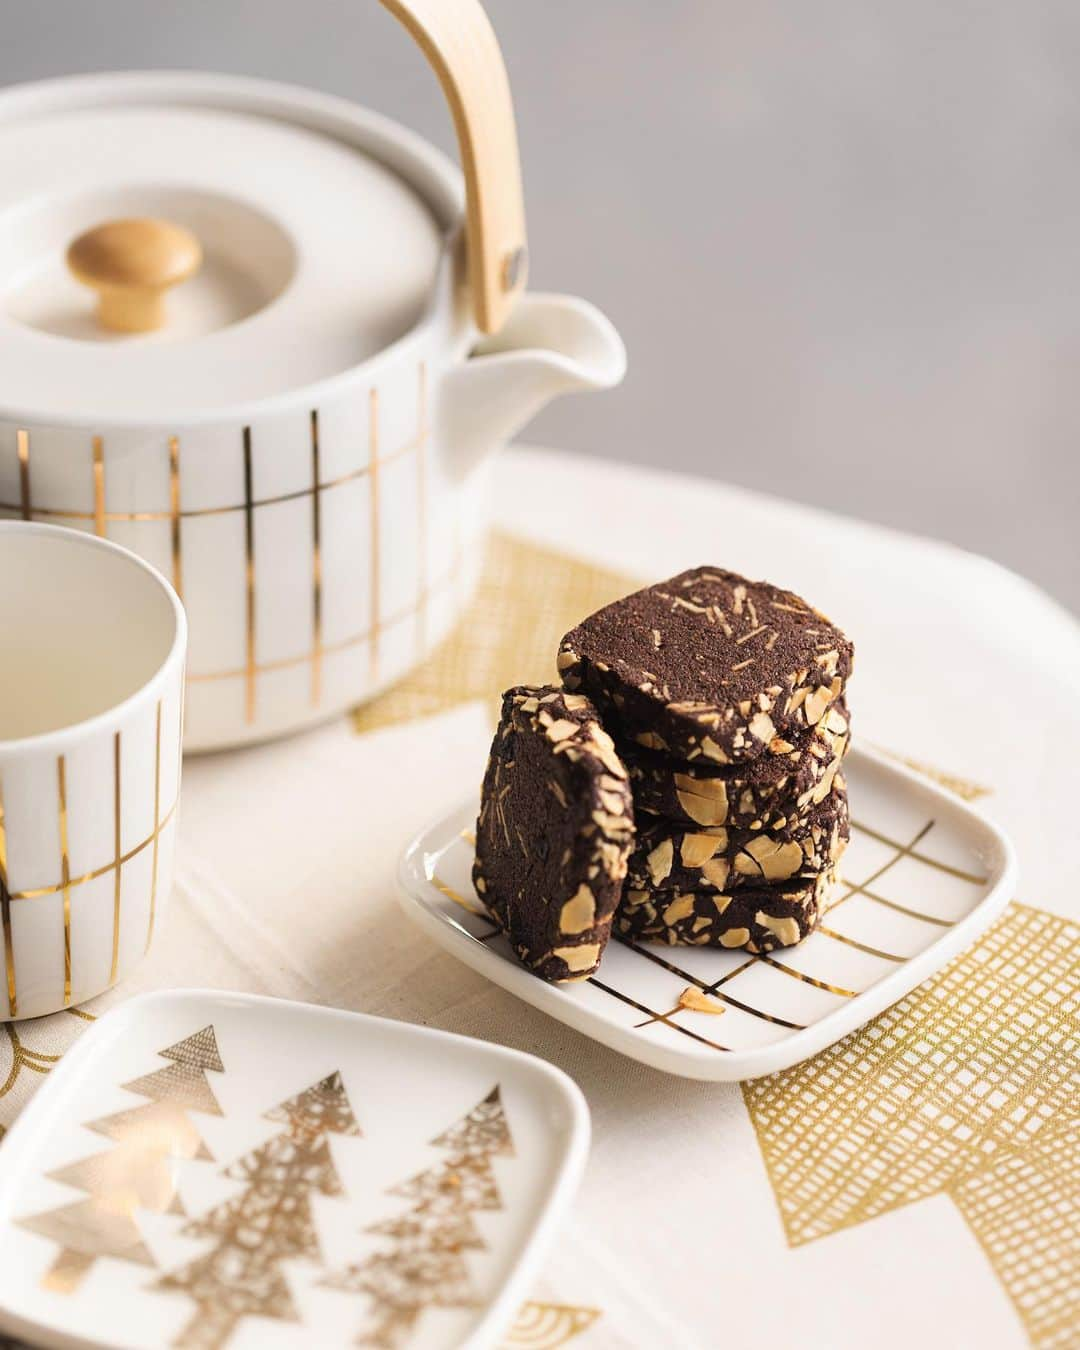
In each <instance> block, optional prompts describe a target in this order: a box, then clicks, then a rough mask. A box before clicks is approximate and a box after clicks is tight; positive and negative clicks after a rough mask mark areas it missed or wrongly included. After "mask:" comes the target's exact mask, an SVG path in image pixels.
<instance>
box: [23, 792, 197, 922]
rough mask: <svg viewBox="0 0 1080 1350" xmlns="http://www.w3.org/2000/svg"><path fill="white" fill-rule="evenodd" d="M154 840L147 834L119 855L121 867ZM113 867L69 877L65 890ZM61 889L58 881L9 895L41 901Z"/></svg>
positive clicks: (168, 813) (165, 818)
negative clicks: (50, 884)
mask: <svg viewBox="0 0 1080 1350" xmlns="http://www.w3.org/2000/svg"><path fill="white" fill-rule="evenodd" d="M177 804H178V803H177V802H174V803H173V804H172V806H170V807H169V809H168V811H166V812H165V814H164V815H163V816H162V817H161V823H160V825H159V827H158V834H160V833H161V831H162V830H163V829H164V828H165V826H166V825H168V823H169V821H170V820H172V818H173V816H174V815H175V813H176V807H177ZM155 838H156V836H155V835H153V834H148V835H147V836H146V838H145V839H143V840H142V841H141V842H140V843H138V844H136V845H135V847H134V848H129V849H128V851H127V852H126V853H122V854H121V855H120V865H121V867H122V866H123V865H124V863H127V862H130V861H131V859H132V858H137V857H138V855H139V854H140V853H142V852H143V851H144V850H145V849H148V848H150V846H151V845H152V844H153V842H154V840H155ZM115 866H116V861H115V859H114V860H112V861H110V862H107V863H105V864H104V865H103V866H101V867H95V868H94V869H93V871H91V872H83V873H82V875H81V876H77V877H70V878H69V879H68V882H67V888H68V890H74V889H75V887H76V886H85V885H86V883H87V882H88V881H96V880H97V879H98V877H103V876H105V875H106V874H107V873H109V872H111V871H112V870H113V868H114V867H115ZM63 889H64V883H63V882H61V881H58V882H56V883H55V884H54V885H52V886H34V887H32V888H30V889H28V890H25V891H12V892H11V893H10V898H11V899H12V900H20V901H22V900H43V899H44V898H45V897H46V896H49V895H59V894H60V892H61V891H62V890H63Z"/></svg>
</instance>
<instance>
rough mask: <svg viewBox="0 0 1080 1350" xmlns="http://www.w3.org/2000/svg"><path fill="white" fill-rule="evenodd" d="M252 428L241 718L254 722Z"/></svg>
mask: <svg viewBox="0 0 1080 1350" xmlns="http://www.w3.org/2000/svg"><path fill="white" fill-rule="evenodd" d="M251 488H252V472H251V428H250V427H245V428H244V585H245V592H246V594H245V611H246V632H245V636H244V644H245V645H244V653H245V661H244V675H245V681H246V684H245V690H244V715H245V717H246V719H247V721H248V723H249V724H250V723H252V722H254V721H255V684H256V680H255V677H256V674H257V669H256V665H255V509H254V502H253V498H252V490H251Z"/></svg>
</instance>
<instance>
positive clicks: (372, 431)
mask: <svg viewBox="0 0 1080 1350" xmlns="http://www.w3.org/2000/svg"><path fill="white" fill-rule="evenodd" d="M368 456H369V467H370V473H371V481H370V484H369V487H368V495H369V507H370V516H369V524H368V528H369V530H370V532H371V540H370V544H371V578H370V580H371V619H370V623H369V625H368V631H369V633H370V634H371V666H370V672H371V682H372V684H374V683H375V682H376V680H378V678H379V391H378V389H374V388H373V389H372V390H371V391H370V393H369V394H368Z"/></svg>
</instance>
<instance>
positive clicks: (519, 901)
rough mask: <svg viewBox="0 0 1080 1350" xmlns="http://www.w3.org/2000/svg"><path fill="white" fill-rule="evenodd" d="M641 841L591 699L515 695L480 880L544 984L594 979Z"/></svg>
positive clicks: (479, 836) (537, 692)
mask: <svg viewBox="0 0 1080 1350" xmlns="http://www.w3.org/2000/svg"><path fill="white" fill-rule="evenodd" d="M633 842H634V808H633V799H632V797H631V794H630V785H629V782H628V780H627V775H626V769H625V768H624V766H623V764H622V761H621V760H620V759H619V757H618V755H617V754H616V753H615V747H614V745H613V743H612V740H611V737H610V736H609V735H608V734H607V732H606V731H605V730H604V728H603V727H602V726H601V725H600V722H599V719H598V718H597V715H596V709H595V708H594V707H593V705H592V704H591V703H590V702H589V700H588V699H587V698H585V697H584V696H583V695H581V694H569V693H567V692H566V691H565V690H562V689H554V688H552V687H550V686H547V685H542V686H539V687H535V688H532V687H528V686H522V687H519V688H516V689H510V690H507V692H506V693H505V694H504V695H503V704H502V715H501V718H500V721H499V727H498V730H497V731H496V733H495V739H494V741H493V742H492V746H491V755H490V758H489V759H488V766H487V772H486V773H485V775H484V785H483V792H482V797H481V806H480V818H479V820H478V821H477V825H476V861H475V863H474V866H473V882H474V884H475V886H476V891H477V894H478V895H479V896H480V898H481V899H482V900H483V902H484V904H485V905H486V906H487V908H488V910H489V911H490V913H491V916H492V918H493V919H494V920H495V922H496V923H497V924H498V925H499V927H500V928H501V929H502V930H503V932H504V933H505V934H506V935H507V937H508V939H509V940H510V943H511V945H512V947H513V948H514V951H515V952H516V953H517V955H518V957H519V958H520V960H521V961H522V962H523V963H524V964H525V965H526V966H528V967H529V968H530V969H531V970H533V971H534V972H535V973H536V974H537V975H539V976H540V977H541V978H542V979H545V980H579V979H585V978H586V977H587V976H589V975H591V974H592V973H593V971H594V970H596V968H597V966H598V965H599V964H600V957H601V954H602V953H603V950H604V947H605V945H606V943H607V940H608V936H609V934H610V931H611V920H612V915H613V914H614V912H615V907H616V905H617V904H618V902H619V898H620V896H621V894H622V886H623V878H624V877H625V875H626V860H627V857H628V855H629V852H630V849H631V847H632V846H633Z"/></svg>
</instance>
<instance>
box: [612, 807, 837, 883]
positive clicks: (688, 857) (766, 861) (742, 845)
mask: <svg viewBox="0 0 1080 1350" xmlns="http://www.w3.org/2000/svg"><path fill="white" fill-rule="evenodd" d="M637 823H638V833H637V844H636V845H635V847H634V851H633V852H632V853H631V854H630V861H629V863H628V864H627V874H626V885H627V888H628V889H630V890H667V891H671V890H675V891H728V890H735V889H736V888H737V887H740V886H762V885H778V884H781V883H785V884H787V883H790V884H791V885H798V884H800V883H802V882H810V881H813V879H814V878H815V877H816V876H818V875H819V874H820V873H822V872H824V871H826V870H827V869H828V868H830V867H834V866H835V865H836V864H837V863H838V862H839V861H840V858H841V857H842V856H843V853H844V849H845V848H846V847H847V842H848V839H849V837H850V824H849V820H848V807H847V795H846V794H845V793H841V794H839V795H838V796H836V797H833V798H830V800H829V801H828V802H826V803H824V804H823V805H821V806H818V807H815V808H814V809H813V810H812V811H811V812H810V813H809V815H807V816H806V817H805V818H804V819H802V820H798V821H790V822H785V823H784V824H783V825H778V826H777V827H776V828H774V829H770V830H732V829H728V828H727V827H726V826H724V825H715V826H712V827H710V828H707V829H700V830H696V829H692V830H684V829H682V828H681V827H680V826H678V825H674V826H673V825H670V824H669V823H668V822H667V821H666V820H661V819H659V818H655V817H654V818H650V817H648V816H645V815H643V814H642V813H640V812H639V813H638V819H637Z"/></svg>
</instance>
